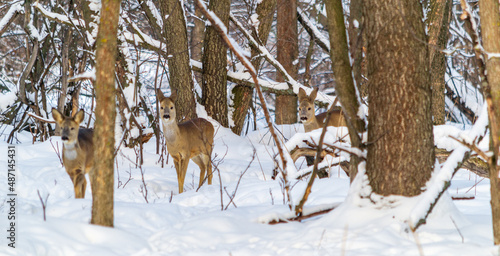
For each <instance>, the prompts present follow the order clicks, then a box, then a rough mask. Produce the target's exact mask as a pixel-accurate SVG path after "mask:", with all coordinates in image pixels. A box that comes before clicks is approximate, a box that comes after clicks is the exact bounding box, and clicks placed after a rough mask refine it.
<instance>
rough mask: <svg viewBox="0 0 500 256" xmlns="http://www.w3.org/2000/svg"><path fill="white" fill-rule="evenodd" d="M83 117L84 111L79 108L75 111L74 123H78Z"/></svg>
mask: <svg viewBox="0 0 500 256" xmlns="http://www.w3.org/2000/svg"><path fill="white" fill-rule="evenodd" d="M84 118H85V112H84V111H83V109H80V111H78V113H76V115H75V117H74V120H75V122H76V123H78V124H80V123H81V122H82V121H83V119H84Z"/></svg>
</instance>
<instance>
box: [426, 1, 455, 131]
mask: <svg viewBox="0 0 500 256" xmlns="http://www.w3.org/2000/svg"><path fill="white" fill-rule="evenodd" d="M450 10H451V8H450V2H449V1H446V0H432V1H431V9H430V10H429V12H428V13H427V16H428V17H429V18H428V19H427V27H428V30H429V33H428V35H429V40H428V42H429V46H430V47H429V61H430V71H431V86H432V116H433V122H434V124H435V125H440V124H444V123H445V110H444V109H445V101H444V98H445V93H444V88H445V85H444V83H445V81H444V74H445V72H446V58H445V55H444V53H443V52H441V51H440V50H441V49H445V48H446V43H447V42H448V27H449V24H450V19H449V17H450Z"/></svg>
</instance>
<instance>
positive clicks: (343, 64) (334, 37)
mask: <svg viewBox="0 0 500 256" xmlns="http://www.w3.org/2000/svg"><path fill="white" fill-rule="evenodd" d="M325 4H326V11H327V15H328V30H329V32H330V45H333V46H335V47H331V50H330V56H331V59H332V69H333V75H334V76H335V80H336V84H335V92H336V93H337V95H338V98H339V101H340V104H341V105H342V111H343V112H344V116H345V119H346V121H347V122H346V123H347V128H348V130H349V137H350V139H351V146H352V147H354V148H362V146H363V144H362V142H361V138H360V136H359V133H362V132H364V130H365V124H364V121H363V120H362V119H361V118H360V117H359V116H358V113H359V107H360V105H359V101H358V98H357V96H356V88H355V86H354V81H353V72H352V70H351V64H350V61H349V48H348V46H347V36H346V32H345V24H344V13H343V8H342V2H341V1H326V2H325ZM359 162H360V159H359V157H357V156H355V155H351V167H350V169H349V177H350V178H351V182H352V181H353V180H354V177H355V176H356V173H357V171H358V164H359Z"/></svg>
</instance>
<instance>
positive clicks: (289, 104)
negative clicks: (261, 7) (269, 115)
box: [275, 0, 299, 124]
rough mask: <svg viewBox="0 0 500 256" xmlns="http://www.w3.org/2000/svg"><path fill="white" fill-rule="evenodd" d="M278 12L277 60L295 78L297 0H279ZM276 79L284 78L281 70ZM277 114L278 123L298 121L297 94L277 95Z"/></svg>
mask: <svg viewBox="0 0 500 256" xmlns="http://www.w3.org/2000/svg"><path fill="white" fill-rule="evenodd" d="M277 3H278V10H279V11H278V14H277V22H278V23H277V39H278V42H277V46H276V47H277V50H278V56H277V58H276V59H277V61H278V62H279V63H281V65H282V66H283V67H284V68H285V70H286V71H287V72H288V74H290V76H292V77H293V78H294V79H296V78H297V71H298V56H299V48H298V37H297V33H298V32H297V0H278V2H277ZM276 81H278V82H283V81H284V79H283V77H282V76H281V74H280V73H279V72H277V73H276ZM275 114H276V123H277V124H293V123H296V122H297V96H296V95H290V96H287V95H276V104H275Z"/></svg>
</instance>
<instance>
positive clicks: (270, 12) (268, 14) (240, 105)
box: [231, 0, 276, 134]
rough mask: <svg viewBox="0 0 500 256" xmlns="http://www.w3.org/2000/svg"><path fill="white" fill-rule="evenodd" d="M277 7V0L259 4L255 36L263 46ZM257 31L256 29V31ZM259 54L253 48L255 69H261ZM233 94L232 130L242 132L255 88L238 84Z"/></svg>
mask: <svg viewBox="0 0 500 256" xmlns="http://www.w3.org/2000/svg"><path fill="white" fill-rule="evenodd" d="M275 9H276V0H263V1H262V2H260V3H259V4H257V8H256V13H257V15H258V16H259V21H260V23H259V26H258V28H257V30H256V31H258V35H255V33H253V37H254V38H256V39H257V38H258V39H259V40H260V42H261V43H262V45H263V46H265V45H266V42H267V38H268V36H269V32H270V31H271V25H272V23H273V17H274V11H275ZM256 31H255V30H254V32H256ZM257 55H259V53H258V52H257V51H255V50H254V49H252V64H253V66H254V67H255V70H259V67H260V61H261V59H262V57H256V56H257ZM232 94H233V96H234V98H233V107H234V111H233V122H234V126H233V127H231V130H232V131H233V132H234V133H236V134H241V131H242V130H243V125H244V123H245V118H246V116H247V113H248V109H249V108H250V105H251V104H252V98H253V88H251V87H248V86H245V85H236V86H235V87H234V88H233V91H232Z"/></svg>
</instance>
